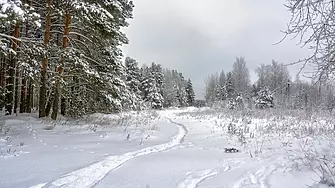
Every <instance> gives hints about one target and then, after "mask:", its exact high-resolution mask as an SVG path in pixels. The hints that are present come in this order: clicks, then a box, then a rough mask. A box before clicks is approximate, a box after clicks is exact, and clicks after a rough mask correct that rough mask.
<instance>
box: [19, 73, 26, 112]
mask: <svg viewBox="0 0 335 188" xmlns="http://www.w3.org/2000/svg"><path fill="white" fill-rule="evenodd" d="M21 84H22V86H21V100H20V113H24V112H26V109H27V108H26V100H27V99H26V98H27V78H26V77H24V78H23V79H22V83H21Z"/></svg>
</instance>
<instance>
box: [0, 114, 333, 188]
mask: <svg viewBox="0 0 335 188" xmlns="http://www.w3.org/2000/svg"><path fill="white" fill-rule="evenodd" d="M209 111H210V109H201V110H199V109H195V108H189V109H186V110H185V109H184V110H182V109H170V110H165V111H160V112H159V115H157V117H155V115H154V116H153V115H148V116H146V117H150V118H149V119H150V120H149V121H145V120H144V119H143V118H142V119H141V117H144V115H141V114H140V115H138V116H136V115H135V114H130V116H127V118H124V117H123V119H122V118H121V119H122V121H116V119H117V118H118V117H115V116H113V115H103V116H102V115H97V116H96V117H94V118H93V119H99V121H98V120H96V121H94V122H92V121H89V122H87V123H86V124H85V123H84V124H82V123H80V124H78V125H75V124H74V123H73V122H71V123H70V124H64V125H57V126H56V127H55V128H54V129H52V130H45V128H46V127H48V126H50V122H48V121H46V120H42V121H41V120H39V119H37V118H34V117H30V116H28V115H26V116H19V117H14V116H13V117H10V118H7V119H6V122H5V126H4V128H5V129H4V130H7V134H6V135H7V137H6V136H3V137H2V140H1V141H0V147H1V151H2V157H0V165H1V167H2V169H3V170H2V171H0V177H1V179H0V187H1V188H2V187H4V188H7V187H8V188H10V187H17V188H21V187H22V188H24V187H31V188H42V187H65V188H72V187H78V188H86V187H96V188H111V187H117V188H137V187H138V188H144V187H145V188H155V187H159V188H195V187H203V188H209V187H211V188H217V187H218V188H227V187H229V188H244V187H245V188H253V187H257V188H268V187H271V188H282V187H295V188H299V187H301V188H304V187H308V186H314V187H315V188H321V187H322V188H328V187H327V186H326V185H322V184H319V183H318V182H319V181H320V177H319V176H318V174H317V173H316V172H315V171H313V169H311V166H313V164H312V165H311V166H308V165H306V163H304V160H302V159H303V158H304V157H303V156H305V157H306V153H304V152H303V151H302V150H301V147H302V141H303V143H304V145H303V146H304V147H307V146H313V147H315V148H318V150H319V151H326V150H329V151H331V150H332V149H333V148H331V147H329V143H328V142H330V140H331V138H330V137H326V136H323V137H321V136H319V137H316V136H315V135H317V134H321V131H322V130H323V129H325V128H326V127H327V126H331V125H332V123H330V124H329V122H328V121H321V120H319V121H311V122H312V124H313V126H312V125H308V124H306V123H305V122H303V121H301V122H303V124H304V125H301V124H299V123H294V125H292V127H289V128H288V127H286V123H287V122H290V123H291V122H295V121H294V120H293V119H290V118H286V119H283V120H279V119H276V120H271V119H259V118H251V119H248V120H245V119H244V120H239V119H238V118H237V119H229V118H227V117H223V116H221V115H217V114H211V112H210V113H209ZM180 112H184V113H183V114H181V115H177V114H178V113H180ZM185 112H186V113H185ZM128 117H130V119H128ZM134 118H135V119H136V118H139V119H138V120H136V121H134V120H133V119H134ZM139 121H141V122H142V123H139ZM97 122H100V124H101V122H103V123H102V124H104V126H98V124H97ZM112 122H118V123H114V124H113V123H112ZM124 122H126V123H124ZM143 122H145V123H143ZM245 122H247V123H245ZM327 122H328V124H327ZM109 123H110V125H109ZM92 124H93V125H94V126H92ZM118 124H119V126H118ZM232 125H234V126H235V128H236V129H237V130H240V131H241V130H243V131H244V135H243V139H242V136H241V135H239V136H236V135H234V134H232V133H231V132H229V131H227V127H230V126H232ZM318 125H320V126H318ZM326 125H327V126H326ZM303 126H308V127H310V129H305V127H303ZM311 127H312V128H313V129H312V128H311ZM8 128H10V129H8ZM321 128H322V129H321ZM300 129H301V130H305V131H306V130H308V132H313V134H314V137H313V136H311V135H307V136H306V135H302V132H301V133H299V134H300V135H301V136H303V138H297V137H296V134H297V133H298V132H299V130H300ZM92 130H93V131H92ZM293 130H294V132H295V133H292V131H293ZM319 132H320V133H319ZM332 139H333V138H332ZM8 140H9V141H8ZM333 140H334V139H333ZM20 143H24V144H20ZM230 147H234V148H237V149H239V150H240V152H237V153H226V152H225V148H230ZM9 148H11V149H12V150H11V151H14V150H16V151H15V152H7V151H8V149H9ZM316 165H317V164H316ZM314 170H315V169H314Z"/></svg>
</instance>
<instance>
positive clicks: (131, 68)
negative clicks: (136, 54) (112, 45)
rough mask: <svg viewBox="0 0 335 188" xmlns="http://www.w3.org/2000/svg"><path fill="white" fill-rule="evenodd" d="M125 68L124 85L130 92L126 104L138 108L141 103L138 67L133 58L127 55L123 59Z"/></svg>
mask: <svg viewBox="0 0 335 188" xmlns="http://www.w3.org/2000/svg"><path fill="white" fill-rule="evenodd" d="M125 68H126V79H125V80H126V85H127V87H128V89H129V91H130V92H131V94H130V96H131V97H130V98H129V100H128V101H127V102H126V105H128V107H129V108H130V109H139V108H140V106H141V103H142V99H141V90H140V88H141V82H140V69H139V68H138V63H137V62H136V60H135V59H133V58H130V57H127V58H126V59H125Z"/></svg>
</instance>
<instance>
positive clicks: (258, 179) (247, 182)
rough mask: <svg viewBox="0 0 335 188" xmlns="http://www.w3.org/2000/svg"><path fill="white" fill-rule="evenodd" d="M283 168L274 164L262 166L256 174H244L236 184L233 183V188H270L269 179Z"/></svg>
mask: <svg viewBox="0 0 335 188" xmlns="http://www.w3.org/2000/svg"><path fill="white" fill-rule="evenodd" d="M282 167H283V166H282V165H281V164H278V163H274V164H272V165H269V166H263V167H262V168H260V169H259V170H258V171H257V172H256V173H251V172H246V173H245V174H244V175H243V176H242V177H241V178H240V179H239V180H238V181H237V182H235V183H234V186H233V188H243V187H250V188H251V187H255V188H256V187H257V188H270V187H271V185H270V184H269V177H270V176H271V175H272V174H273V173H274V172H276V171H278V170H279V169H280V168H282Z"/></svg>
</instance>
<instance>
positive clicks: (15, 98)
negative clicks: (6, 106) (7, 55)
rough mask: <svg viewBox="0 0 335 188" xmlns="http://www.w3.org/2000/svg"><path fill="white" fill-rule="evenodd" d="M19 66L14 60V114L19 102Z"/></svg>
mask: <svg viewBox="0 0 335 188" xmlns="http://www.w3.org/2000/svg"><path fill="white" fill-rule="evenodd" d="M18 67H19V66H18V65H17V62H16V69H15V83H14V85H15V92H14V114H16V113H17V109H18V104H19V77H20V74H19V73H20V72H19V68H18Z"/></svg>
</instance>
